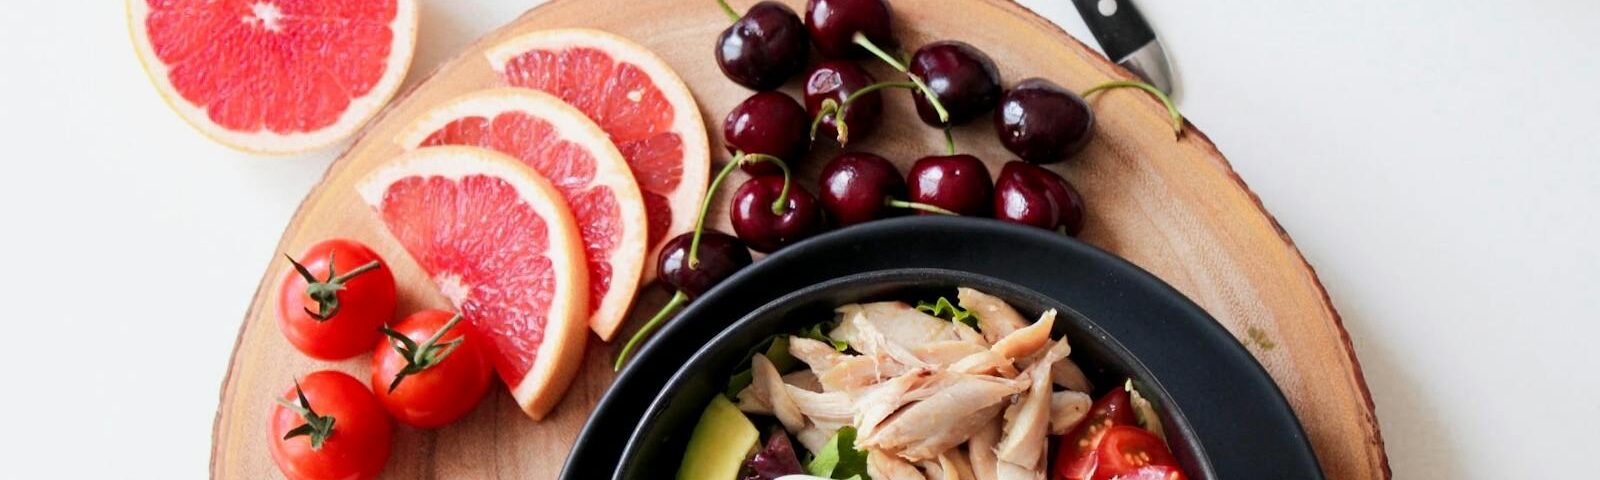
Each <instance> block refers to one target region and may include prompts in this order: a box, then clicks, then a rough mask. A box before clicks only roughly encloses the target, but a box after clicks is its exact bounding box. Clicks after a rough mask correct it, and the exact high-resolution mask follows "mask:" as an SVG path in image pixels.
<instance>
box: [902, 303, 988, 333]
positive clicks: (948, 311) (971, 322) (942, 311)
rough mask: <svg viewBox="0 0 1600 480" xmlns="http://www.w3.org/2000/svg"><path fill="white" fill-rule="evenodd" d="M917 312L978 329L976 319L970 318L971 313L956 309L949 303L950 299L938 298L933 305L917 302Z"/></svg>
mask: <svg viewBox="0 0 1600 480" xmlns="http://www.w3.org/2000/svg"><path fill="white" fill-rule="evenodd" d="M917 311H919V312H922V313H926V314H928V315H933V316H935V317H939V318H943V319H945V320H949V321H952V322H961V323H965V324H967V326H969V327H972V328H978V318H977V317H974V316H972V312H970V311H968V310H966V309H963V308H961V307H957V306H956V305H955V304H953V303H950V299H948V298H945V297H939V299H938V300H936V301H934V302H933V303H928V302H917Z"/></svg>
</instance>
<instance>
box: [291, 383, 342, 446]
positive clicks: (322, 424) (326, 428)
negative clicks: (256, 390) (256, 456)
mask: <svg viewBox="0 0 1600 480" xmlns="http://www.w3.org/2000/svg"><path fill="white" fill-rule="evenodd" d="M294 394H295V396H297V397H300V404H299V405H296V404H293V403H290V402H289V401H288V400H284V399H282V398H279V399H278V403H279V404H281V405H283V407H284V408H287V409H289V410H293V411H294V412H295V413H298V414H300V416H301V417H302V418H305V419H306V423H305V424H302V425H300V426H298V427H294V429H292V430H289V431H288V432H286V433H284V434H283V439H284V440H288V439H291V438H294V437H298V436H302V435H304V436H309V437H311V450H312V451H317V450H321V449H322V442H325V441H327V440H328V436H330V435H333V420H334V418H333V417H332V416H327V415H317V412H316V410H312V409H311V402H310V401H308V400H306V393H305V392H304V391H301V390H300V381H299V380H295V381H294Z"/></svg>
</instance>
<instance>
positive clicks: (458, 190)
mask: <svg viewBox="0 0 1600 480" xmlns="http://www.w3.org/2000/svg"><path fill="white" fill-rule="evenodd" d="M356 188H357V189H358V192H359V193H360V195H361V198H362V199H363V200H365V201H366V203H367V204H368V205H370V206H372V208H373V209H374V210H376V211H377V213H378V215H379V216H380V217H381V218H382V219H383V223H384V224H385V225H388V227H389V233H391V234H393V235H394V238H395V239H396V240H398V241H399V242H400V244H401V245H402V246H404V247H405V249H406V251H407V252H410V253H411V258H412V259H413V260H416V262H417V264H418V265H419V266H421V267H422V269H423V270H424V271H426V272H428V275H429V276H430V277H431V278H432V279H433V283H434V284H435V285H436V286H438V288H439V291H440V292H441V293H443V294H444V296H445V297H447V298H449V299H450V301H451V302H452V303H454V304H455V306H456V308H457V309H459V310H460V311H461V314H462V315H463V316H465V317H466V318H467V319H468V320H471V321H472V322H473V325H474V326H475V327H477V328H476V330H477V331H478V332H481V333H482V334H483V335H485V336H486V337H488V340H489V342H488V343H489V345H490V347H491V348H490V349H489V350H490V355H491V356H492V357H493V359H494V366H495V371H496V372H497V373H499V375H500V379H501V380H502V381H504V382H505V384H506V386H507V387H509V388H510V389H511V395H512V396H513V397H515V398H516V399H517V404H519V405H521V406H522V410H523V411H525V412H527V414H528V416H529V417H533V419H535V420H538V419H540V418H544V415H545V414H546V413H549V412H550V409H551V408H554V407H555V405H556V403H557V402H558V401H559V400H560V399H561V396H562V394H563V393H564V392H566V390H567V386H568V385H569V384H571V383H572V377H573V376H574V375H575V374H576V373H577V370H578V367H579V364H580V363H581V360H582V358H581V357H582V356H583V348H584V342H585V340H587V339H586V338H585V336H586V332H587V331H588V328H587V327H586V325H587V321H586V320H587V319H588V317H589V315H588V311H589V310H588V298H589V294H588V280H589V279H588V277H589V274H588V270H587V269H585V268H584V265H583V262H584V256H583V242H582V240H581V237H580V236H579V233H578V225H577V222H576V221H575V220H573V217H572V212H570V211H568V210H567V207H566V204H565V203H564V201H563V200H562V198H561V192H560V191H559V190H556V187H555V186H554V185H552V184H551V183H550V181H549V180H545V179H544V177H542V176H540V175H539V174H538V172H535V171H534V170H533V169H531V168H528V166H526V165H523V164H522V162H521V161H519V160H517V159H515V158H512V157H510V156H507V155H505V154H503V153H498V152H495V151H492V150H486V149H481V148H475V147H430V148H423V149H418V150H413V151H411V152H408V153H405V154H403V155H401V156H400V157H399V158H397V159H395V160H394V161H393V162H392V163H391V164H390V165H389V166H386V167H384V168H381V169H379V170H377V171H376V172H373V173H371V174H369V175H368V176H367V177H366V178H365V179H363V180H362V181H361V183H360V184H358V185H357V187H356Z"/></svg>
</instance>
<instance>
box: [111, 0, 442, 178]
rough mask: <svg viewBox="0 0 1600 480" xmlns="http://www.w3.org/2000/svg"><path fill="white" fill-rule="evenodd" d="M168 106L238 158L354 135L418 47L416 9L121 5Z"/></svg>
mask: <svg viewBox="0 0 1600 480" xmlns="http://www.w3.org/2000/svg"><path fill="white" fill-rule="evenodd" d="M128 29H129V31H130V33H131V34H132V36H133V45H134V50H135V51H136V52H137V53H138V55H139V60H140V62H141V63H142V64H143V65H144V69H145V72H146V73H148V74H149V75H150V81H151V83H154V84H155V87H156V90H157V91H159V92H160V93H161V97H162V99H163V100H166V102H167V105H169V106H171V107H172V109H173V110H175V111H177V112H178V115H179V116H181V117H183V119H184V120H185V121H187V122H189V124H190V125H193V126H194V127H195V129H196V130H199V131H200V132H201V133H203V134H205V135H206V136H208V137H211V138H212V139H214V140H216V141H218V142H220V143H222V144H224V145H228V146H231V147H234V148H237V149H240V150H245V151H250V152H257V153H274V154H283V153H295V152H301V151H305V150H311V149H314V148H317V147H321V146H325V145H328V144H330V143H333V142H336V141H338V140H340V139H343V138H345V137H348V136H349V135H350V134H351V133H353V132H355V131H356V130H357V129H359V128H361V126H362V124H364V123H366V121H367V120H368V119H370V118H371V117H372V115H373V114H375V113H377V112H378V110H379V109H381V108H382V107H383V104H384V103H385V102H387V101H388V100H389V97H390V96H392V95H394V92H395V90H396V89H398V88H399V87H400V81H401V79H403V78H404V77H405V73H406V69H407V68H409V66H410V64H411V54H412V51H413V47H415V45H416V36H417V2H416V0H128Z"/></svg>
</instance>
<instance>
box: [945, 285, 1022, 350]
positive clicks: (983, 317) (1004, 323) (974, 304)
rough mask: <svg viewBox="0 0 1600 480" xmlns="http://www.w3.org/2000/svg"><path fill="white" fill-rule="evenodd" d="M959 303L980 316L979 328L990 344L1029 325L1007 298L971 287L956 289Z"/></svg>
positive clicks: (976, 315)
mask: <svg viewBox="0 0 1600 480" xmlns="http://www.w3.org/2000/svg"><path fill="white" fill-rule="evenodd" d="M956 300H957V303H959V304H961V308H965V309H967V310H970V311H971V312H972V315H973V316H975V317H978V330H979V331H981V332H983V338H986V339H988V340H989V343H990V344H993V343H994V342H997V341H999V340H1000V339H1001V338H1005V336H1006V335H1010V334H1011V332H1012V331H1014V330H1016V329H1019V328H1022V327H1026V326H1028V322H1026V321H1024V320H1023V319H1022V315H1021V314H1019V313H1017V310H1016V309H1014V308H1011V305H1008V304H1006V302H1005V300H1001V299H1000V298H998V297H995V296H993V295H989V294H987V293H983V292H980V291H977V290H973V289H970V288H958V289H956Z"/></svg>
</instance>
